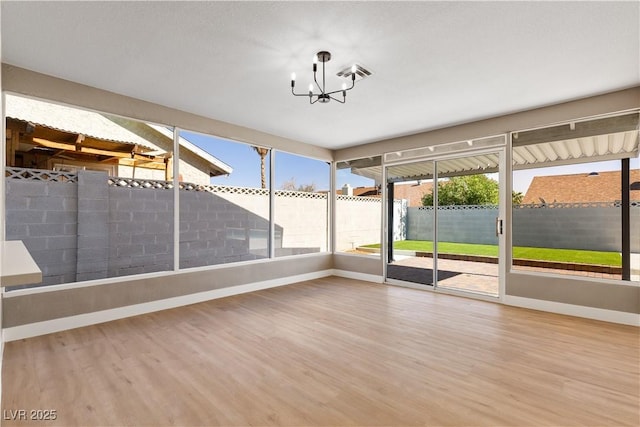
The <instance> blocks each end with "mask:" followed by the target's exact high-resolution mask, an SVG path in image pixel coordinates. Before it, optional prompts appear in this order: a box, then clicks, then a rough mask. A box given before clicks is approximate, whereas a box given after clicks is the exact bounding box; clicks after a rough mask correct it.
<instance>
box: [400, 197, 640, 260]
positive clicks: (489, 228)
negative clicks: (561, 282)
mask: <svg viewBox="0 0 640 427" xmlns="http://www.w3.org/2000/svg"><path fill="white" fill-rule="evenodd" d="M497 215H498V210H497V208H495V209H440V210H439V212H438V239H439V240H440V241H443V242H460V243H481V244H494V245H495V244H496V243H497V238H496V235H495V218H496V216H497ZM620 216H621V213H620V208H615V207H575V208H537V209H532V208H526V209H514V210H513V245H514V246H528V247H542V248H557V249H583V250H595V251H614V252H619V251H620V250H621V247H622V243H621V242H622V237H621V235H622V232H621V219H620ZM407 219H408V221H407V223H408V231H407V239H409V240H432V239H433V210H428V209H424V210H423V209H420V208H409V209H408V212H407ZM631 251H632V252H635V253H640V208H638V207H632V208H631Z"/></svg>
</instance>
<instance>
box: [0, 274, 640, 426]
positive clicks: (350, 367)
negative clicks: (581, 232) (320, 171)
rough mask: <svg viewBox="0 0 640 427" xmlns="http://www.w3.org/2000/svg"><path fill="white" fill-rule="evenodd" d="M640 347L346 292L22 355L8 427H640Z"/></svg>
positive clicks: (50, 340)
mask: <svg viewBox="0 0 640 427" xmlns="http://www.w3.org/2000/svg"><path fill="white" fill-rule="evenodd" d="M638 332H639V330H638V328H635V327H631V326H622V325H615V324H609V323H604V322H597V321H591V320H585V319H579V318H572V317H567V316H560V315H554V314H549V313H543V312H536V311H532V310H525V309H519V308H514V307H507V306H502V305H499V304H493V303H488V302H483V301H477V300H472V299H466V298H460V297H455V296H449V295H443V294H437V293H432V292H428V291H420V290H415V289H407V288H400V287H394V286H385V285H376V284H369V283H365V282H360V281H356V280H349V279H343V278H336V277H331V278H326V279H318V280H313V281H309V282H303V283H299V284H295V285H290V286H285V287H281V288H274V289H269V290H265V291H260V292H255V293H251V294H244V295H239V296H234V297H228V298H224V299H219V300H214V301H210V302H206V303H201V304H196V305H191V306H188V307H182V308H177V309H173V310H167V311H163V312H158V313H152V314H148V315H144V316H138V317H134V318H128V319H123V320H118V321H114V322H109V323H105V324H101V325H96V326H91V327H85V328H79V329H75V330H71V331H66V332H61V333H56V334H51V335H47V336H42V337H36V338H31V339H27V340H22V341H16V342H10V343H7V344H6V347H5V353H4V363H3V375H2V399H3V402H2V408H3V418H10V416H9V415H10V414H11V413H12V412H10V411H16V410H19V409H25V410H27V411H29V410H37V409H43V410H55V411H56V415H57V420H56V421H47V422H35V421H15V422H14V421H9V420H6V419H5V420H3V426H12V425H18V426H25V425H40V426H52V425H64V426H71V425H81V426H93V425H110V426H116V425H117V426H120V425H149V426H162V425H254V426H255V425H327V426H329V425H330V426H337V425H367V426H379V425H394V426H398V425H439V426H440V425H441V426H448V425H465V426H470V425H473V426H483V425H485V426H497V425H509V426H516V425H522V426H525V425H526V426H545V425H548V426H573V425H587V426H602V425H629V426H637V425H640V408H639V405H640V403H639V400H640V399H639V387H640V382H639V369H640V360H639V358H640V356H639V352H640V348H639V339H638Z"/></svg>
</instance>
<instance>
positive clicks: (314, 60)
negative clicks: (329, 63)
mask: <svg viewBox="0 0 640 427" xmlns="http://www.w3.org/2000/svg"><path fill="white" fill-rule="evenodd" d="M313 63H314V65H315V64H317V63H318V55H317V54H316V55H313Z"/></svg>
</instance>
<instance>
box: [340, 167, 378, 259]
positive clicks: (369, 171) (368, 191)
mask: <svg viewBox="0 0 640 427" xmlns="http://www.w3.org/2000/svg"><path fill="white" fill-rule="evenodd" d="M381 182H382V167H381V157H380V156H377V157H372V158H364V159H356V160H350V161H343V162H338V163H337V164H336V189H335V190H336V193H337V196H336V220H335V227H336V232H335V239H336V244H335V248H336V251H337V252H344V253H349V254H354V255H366V256H377V257H379V256H380V237H381V234H380V233H381V232H380V227H381V224H382V187H381Z"/></svg>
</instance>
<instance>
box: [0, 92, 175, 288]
mask: <svg viewBox="0 0 640 427" xmlns="http://www.w3.org/2000/svg"><path fill="white" fill-rule="evenodd" d="M6 117H7V119H6V130H7V132H6V136H7V141H6V144H7V145H6V147H7V165H6V171H5V177H6V237H7V240H22V241H23V242H24V243H25V246H26V247H27V248H28V249H29V252H30V253H31V255H32V256H33V258H34V260H35V261H36V263H37V264H38V266H39V267H40V269H41V270H42V272H43V281H42V283H41V284H40V285H53V284H61V283H70V282H80V281H86V280H94V279H102V278H108V277H117V276H126V275H131V274H139V273H149V272H155V271H166V270H172V269H173V196H172V191H171V188H172V187H171V185H170V183H169V182H168V181H167V179H169V178H170V173H171V168H170V167H169V165H170V164H171V161H172V155H171V152H172V151H173V148H172V147H173V138H172V137H166V136H165V135H164V134H163V133H162V132H160V131H159V129H162V128H161V127H159V126H156V125H153V124H150V123H144V122H139V121H135V120H130V119H124V118H121V117H115V116H111V115H107V114H101V113H96V112H91V111H86V110H82V109H78V108H71V107H66V106H61V105H57V104H54V103H49V102H45V101H39V100H33V99H27V98H22V97H17V96H12V95H7V96H6ZM167 132H168V133H170V134H171V133H172V132H173V131H172V130H167Z"/></svg>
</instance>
